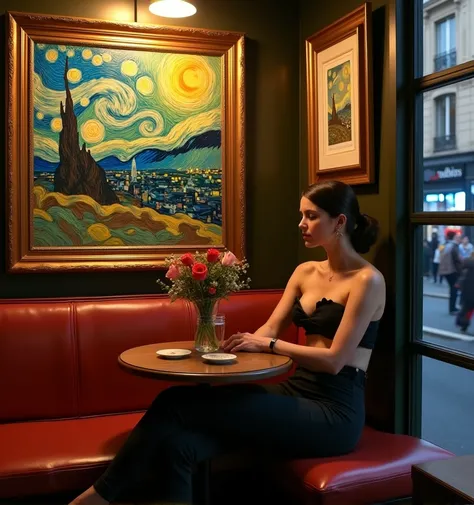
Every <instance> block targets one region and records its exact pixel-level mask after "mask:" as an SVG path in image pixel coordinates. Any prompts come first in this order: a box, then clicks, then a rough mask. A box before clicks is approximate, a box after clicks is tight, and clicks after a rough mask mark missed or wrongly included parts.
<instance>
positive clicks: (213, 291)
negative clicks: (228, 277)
mask: <svg viewBox="0 0 474 505" xmlns="http://www.w3.org/2000/svg"><path fill="white" fill-rule="evenodd" d="M208 291H209V294H210V295H215V294H216V288H214V287H212V286H211V287H210V288H209V290H208Z"/></svg>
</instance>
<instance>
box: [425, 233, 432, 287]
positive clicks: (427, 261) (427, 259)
mask: <svg viewBox="0 0 474 505" xmlns="http://www.w3.org/2000/svg"><path fill="white" fill-rule="evenodd" d="M432 256H433V252H432V250H431V247H430V246H429V244H428V240H426V238H425V239H424V240H423V277H427V278H429V276H430V270H431V268H430V267H431V259H432Z"/></svg>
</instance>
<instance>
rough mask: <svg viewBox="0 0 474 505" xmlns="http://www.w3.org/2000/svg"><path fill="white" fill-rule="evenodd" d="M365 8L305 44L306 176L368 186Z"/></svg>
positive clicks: (369, 112) (367, 11)
mask: <svg viewBox="0 0 474 505" xmlns="http://www.w3.org/2000/svg"><path fill="white" fill-rule="evenodd" d="M371 15H372V11H371V4H370V2H366V3H364V4H363V5H361V6H360V7H359V8H357V9H356V10H354V11H353V12H351V13H350V14H348V15H347V16H345V17H343V18H341V19H339V20H338V21H336V22H335V23H333V24H331V25H329V26H327V27H325V28H324V29H323V30H321V31H319V32H317V33H315V34H314V35H312V36H311V37H309V38H308V39H307V40H306V70H307V76H306V84H307V107H308V113H307V118H308V178H309V183H313V182H316V181H318V180H328V179H337V180H341V181H343V182H346V183H347V184H352V185H354V184H366V183H370V182H373V180H374V169H373V165H374V162H373V120H372V114H373V111H372V102H373V97H372V55H371V43H370V41H371V36H372V32H371Z"/></svg>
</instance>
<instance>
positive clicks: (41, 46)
mask: <svg viewBox="0 0 474 505" xmlns="http://www.w3.org/2000/svg"><path fill="white" fill-rule="evenodd" d="M36 47H37V48H38V49H44V44H36Z"/></svg>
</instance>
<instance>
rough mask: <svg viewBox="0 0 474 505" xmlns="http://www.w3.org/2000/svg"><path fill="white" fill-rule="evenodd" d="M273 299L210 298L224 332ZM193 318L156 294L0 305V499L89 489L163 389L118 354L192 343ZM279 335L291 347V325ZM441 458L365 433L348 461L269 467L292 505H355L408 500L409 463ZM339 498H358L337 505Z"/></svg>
mask: <svg viewBox="0 0 474 505" xmlns="http://www.w3.org/2000/svg"><path fill="white" fill-rule="evenodd" d="M280 296H281V290H261V291H258V290H252V291H246V292H241V293H237V294H235V295H232V296H231V297H230V299H229V300H224V301H222V302H221V305H220V312H222V313H224V314H225V315H226V331H227V332H228V333H229V334H230V333H233V332H236V331H239V330H248V331H252V330H255V329H256V328H258V327H259V326H260V325H261V324H263V323H264V322H265V321H266V320H267V319H268V317H269V315H270V314H271V312H272V311H273V309H274V307H275V306H276V304H277V302H278V300H279V298H280ZM193 321H194V314H193V309H192V306H191V305H189V304H188V303H186V302H183V301H176V302H174V303H171V302H170V301H169V299H168V297H167V296H133V297H120V296H117V297H107V298H88V299H87V298H86V299H84V298H83V299H48V300H41V299H35V300H24V299H22V300H3V301H0V448H1V450H0V499H1V498H9V497H14V496H25V495H32V494H41V493H54V492H59V491H67V490H75V489H81V488H85V487H86V486H88V485H90V484H91V483H92V482H93V481H94V480H95V479H96V478H97V477H98V476H99V475H100V473H101V472H102V471H103V470H104V469H105V467H106V465H107V464H108V462H109V461H110V460H111V459H112V457H113V455H114V454H115V453H116V451H117V449H118V448H119V447H120V445H121V444H122V443H123V441H124V440H125V437H126V436H127V434H128V432H129V431H130V430H131V429H132V428H133V426H134V425H135V424H136V422H137V421H138V420H139V418H140V417H141V415H142V413H143V410H145V409H146V408H147V407H148V405H149V404H150V403H151V401H152V400H153V398H154V397H155V396H156V394H157V393H158V392H159V391H161V390H162V389H164V388H166V387H168V386H169V385H170V383H169V382H165V381H157V380H153V379H144V378H140V377H136V376H134V375H131V374H128V373H126V372H124V371H123V370H121V369H120V368H119V366H118V364H117V357H118V355H119V354H120V353H121V352H123V351H124V350H126V349H128V348H130V347H135V346H139V345H145V344H151V343H155V342H166V341H173V340H192V339H193V332H194V325H193ZM282 338H285V339H286V340H288V341H291V342H297V341H299V342H301V340H299V339H300V338H301V335H300V336H299V335H298V332H297V330H296V328H295V327H294V326H291V327H290V328H289V329H288V330H287V331H286V332H285V334H284V335H283V337H282ZM281 379H282V377H280V378H277V379H272V380H281ZM446 456H449V453H446V452H445V451H442V450H441V449H439V448H436V447H435V446H432V445H431V444H427V443H425V442H422V441H419V440H417V439H415V438H412V437H395V436H394V435H389V434H385V433H381V432H377V431H375V430H371V429H369V428H367V430H366V431H365V433H364V437H363V439H362V441H361V443H360V446H359V449H358V451H357V452H356V453H353V454H352V455H348V456H344V457H342V458H334V459H322V460H301V461H294V462H291V463H288V464H287V465H285V467H284V470H282V469H280V471H284V472H285V479H283V480H287V481H288V483H293V484H292V492H293V493H294V494H295V496H297V495H298V496H301V499H302V500H305V501H304V503H308V504H309V503H311V504H313V503H314V504H316V503H318V504H319V503H321V504H323V503H324V504H334V505H335V504H340V503H341V504H342V503H354V504H355V503H361V504H362V503H371V502H370V501H364V500H368V499H372V498H374V497H376V498H377V499H378V500H380V499H382V498H383V497H385V498H394V497H398V496H405V495H407V494H409V490H410V465H411V463H412V462H421V461H427V460H430V459H439V458H440V457H446ZM282 468H283V467H282ZM382 484H383V485H382ZM302 489H303V490H304V492H302V491H301V490H302ZM347 490H350V492H351V493H353V492H355V493H356V494H357V496H358V497H361V498H360V499H359V498H358V500H359V501H355V499H353V498H351V500H350V501H347ZM384 490H385V491H384ZM341 496H342V497H343V498H342V499H341V498H340V497H341ZM341 500H342V501H341ZM344 500H346V501H344Z"/></svg>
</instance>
